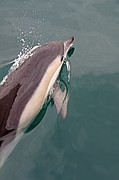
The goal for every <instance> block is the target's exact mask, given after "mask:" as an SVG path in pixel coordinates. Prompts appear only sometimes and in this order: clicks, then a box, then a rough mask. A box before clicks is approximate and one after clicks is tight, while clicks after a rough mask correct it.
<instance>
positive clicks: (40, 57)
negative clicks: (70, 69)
mask: <svg viewBox="0 0 119 180" xmlns="http://www.w3.org/2000/svg"><path fill="white" fill-rule="evenodd" d="M73 40H74V38H73V37H72V38H70V39H69V40H67V41H55V42H51V43H48V44H46V45H44V46H41V47H38V48H36V49H35V50H33V52H32V53H33V56H31V57H29V58H27V59H26V60H25V62H24V63H23V64H21V65H20V66H19V67H18V69H16V70H15V71H13V72H11V73H10V74H9V75H8V77H7V80H6V82H5V83H4V84H3V85H1V86H0V148H1V149H2V148H3V147H4V146H6V145H7V144H8V143H9V142H11V141H12V140H13V139H14V138H15V136H16V132H17V129H18V125H19V121H20V117H21V114H22V113H23V111H24V109H25V107H26V105H27V104H28V102H29V101H30V99H31V97H32V95H33V94H34V92H35V90H36V89H37V87H38V86H39V84H40V83H41V81H42V79H43V77H44V76H45V74H46V71H47V70H48V68H49V66H50V64H52V63H53V61H54V59H56V58H57V57H60V61H62V60H63V58H62V57H63V56H66V53H67V50H68V48H69V47H70V45H71V44H72V42H73ZM39 106H40V105H39ZM39 110H40V108H39Z"/></svg>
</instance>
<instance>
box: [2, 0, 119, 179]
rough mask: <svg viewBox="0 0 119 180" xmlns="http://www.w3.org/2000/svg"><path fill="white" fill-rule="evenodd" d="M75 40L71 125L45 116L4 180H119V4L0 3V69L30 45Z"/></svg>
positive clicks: (118, 0)
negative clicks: (71, 37) (72, 38)
mask: <svg viewBox="0 0 119 180" xmlns="http://www.w3.org/2000/svg"><path fill="white" fill-rule="evenodd" d="M72 35H73V36H75V43H74V46H75V52H74V54H73V56H72V57H71V65H72V77H71V88H70V101H69V106H68V115H67V118H66V120H64V121H61V120H60V118H57V114H56V111H55V109H54V108H48V110H47V113H46V115H45V117H44V119H43V120H42V122H41V124H40V125H38V126H37V127H36V128H35V129H34V130H33V131H31V132H30V133H28V134H26V135H25V136H24V137H23V138H22V140H21V141H20V142H19V144H18V145H17V146H16V148H15V150H14V151H13V153H12V154H11V156H10V157H9V158H8V161H7V162H6V164H5V165H4V167H3V168H2V169H1V170H0V180H16V179H17V180H21V179H22V180H118V179H119V0H113V1H112V0H100V1H98V0H73V1H71V0H60V1H58V0H57V1H56V0H49V1H43V0H39V1H38V0H27V1H23V0H21V1H18V0H9V1H8V0H4V1H2V0H1V1H0V67H3V66H4V64H6V63H7V62H10V61H11V60H13V59H14V58H15V57H17V55H18V54H19V53H20V51H21V50H22V49H24V48H25V47H26V46H27V45H28V47H31V46H34V45H36V44H37V43H40V44H43V43H45V42H49V41H52V40H61V39H67V38H69V37H70V36H72ZM6 68H7V67H6ZM3 74H4V72H2V73H1V74H0V78H1V77H2V75H3Z"/></svg>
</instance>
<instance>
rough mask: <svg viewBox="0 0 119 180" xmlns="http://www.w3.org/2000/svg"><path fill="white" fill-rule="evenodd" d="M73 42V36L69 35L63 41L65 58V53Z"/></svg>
mask: <svg viewBox="0 0 119 180" xmlns="http://www.w3.org/2000/svg"><path fill="white" fill-rule="evenodd" d="M73 42H74V37H71V38H70V39H68V40H67V41H64V57H65V58H66V56H67V53H68V51H69V49H70V47H71V46H72V45H73Z"/></svg>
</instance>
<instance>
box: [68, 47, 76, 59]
mask: <svg viewBox="0 0 119 180" xmlns="http://www.w3.org/2000/svg"><path fill="white" fill-rule="evenodd" d="M74 50H75V48H74V47H70V49H69V51H68V53H67V55H68V57H71V56H72V54H73V53H74Z"/></svg>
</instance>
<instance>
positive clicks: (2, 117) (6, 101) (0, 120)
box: [0, 84, 21, 139]
mask: <svg viewBox="0 0 119 180" xmlns="http://www.w3.org/2000/svg"><path fill="white" fill-rule="evenodd" d="M20 86H21V85H20V84H17V85H16V86H15V87H14V88H13V89H11V90H10V92H9V93H8V94H7V95H6V96H4V97H2V98H1V99H0V139H1V137H3V136H6V135H7V134H9V133H10V132H11V131H13V130H14V129H13V130H12V128H11V129H10V130H8V129H6V125H7V120H8V118H9V114H10V111H11V109H12V106H13V103H14V101H15V99H16V97H17V93H18V90H19V88H20Z"/></svg>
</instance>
